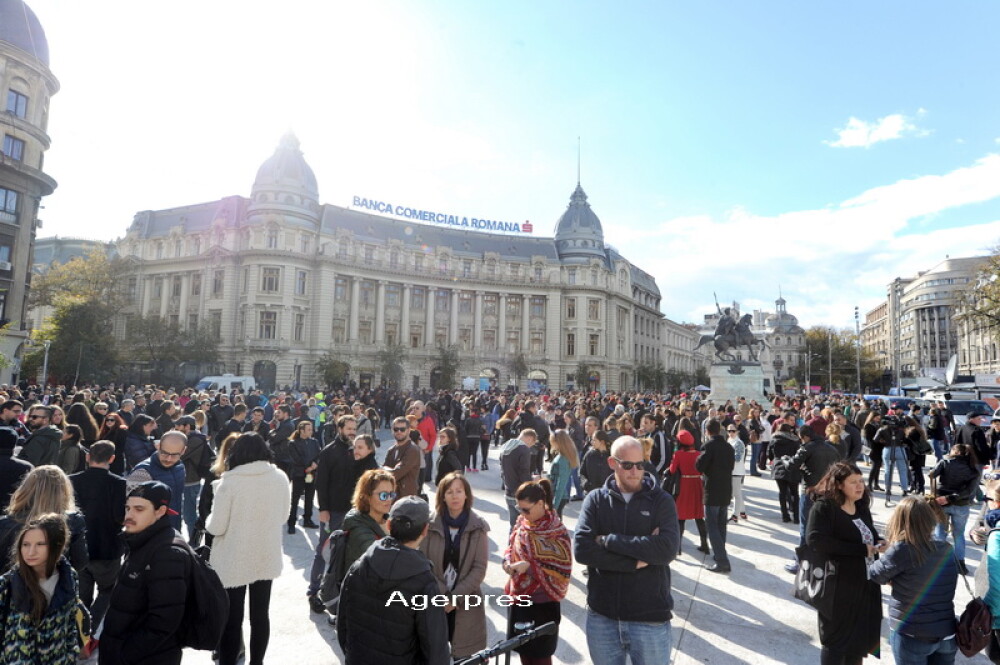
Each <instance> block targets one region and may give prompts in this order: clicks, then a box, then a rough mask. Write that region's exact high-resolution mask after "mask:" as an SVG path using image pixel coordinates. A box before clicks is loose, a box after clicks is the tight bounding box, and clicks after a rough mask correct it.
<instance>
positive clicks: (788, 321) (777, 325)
mask: <svg viewBox="0 0 1000 665" xmlns="http://www.w3.org/2000/svg"><path fill="white" fill-rule="evenodd" d="M774 304H775V312H774V314H771V315H769V316H768V317H767V318H766V319H764V326H765V327H766V328H767V330H768V331H769V332H775V333H784V334H798V333H802V332H804V331H803V330H802V328H801V327H799V319H798V317H796V316H793V315H792V314H789V313H788V310H787V309H786V307H787V305H788V303H787V301H786V300H785V299H784V298H782V297H780V296H779V297H778V299H777V300H775V301H774Z"/></svg>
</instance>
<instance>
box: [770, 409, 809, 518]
mask: <svg viewBox="0 0 1000 665" xmlns="http://www.w3.org/2000/svg"><path fill="white" fill-rule="evenodd" d="M799 444H800V441H799V437H798V436H796V435H795V427H794V426H793V425H790V424H788V423H782V424H781V425H779V426H778V431H777V432H775V433H774V438H772V439H771V445H770V446H769V447H768V450H767V457H768V459H770V460H771V461H772V462H773V466H772V467H771V468H772V471H771V477H772V478H774V482H775V483H777V485H778V505H779V506H780V507H781V521H782V522H794V523H795V524H798V523H799V481H800V480H802V472H801V471H799V469H797V468H796V467H795V466H794V465H792V464H791V461H792V459H791V458H793V457H795V453H796V452H798V450H799Z"/></svg>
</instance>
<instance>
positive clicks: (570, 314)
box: [566, 298, 576, 319]
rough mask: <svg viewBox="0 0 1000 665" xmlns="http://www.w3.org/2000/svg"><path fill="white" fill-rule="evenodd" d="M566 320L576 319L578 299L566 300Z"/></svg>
mask: <svg viewBox="0 0 1000 665" xmlns="http://www.w3.org/2000/svg"><path fill="white" fill-rule="evenodd" d="M566 318H567V319H575V318H576V298H567V299H566Z"/></svg>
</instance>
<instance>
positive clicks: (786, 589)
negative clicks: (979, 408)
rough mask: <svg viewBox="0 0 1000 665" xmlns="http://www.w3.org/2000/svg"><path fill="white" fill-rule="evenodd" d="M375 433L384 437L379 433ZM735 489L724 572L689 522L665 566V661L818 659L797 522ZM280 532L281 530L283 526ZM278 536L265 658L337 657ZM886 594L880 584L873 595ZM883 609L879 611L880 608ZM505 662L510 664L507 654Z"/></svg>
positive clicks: (721, 663) (495, 475)
mask: <svg viewBox="0 0 1000 665" xmlns="http://www.w3.org/2000/svg"><path fill="white" fill-rule="evenodd" d="M382 438H383V440H385V439H389V438H390V437H389V436H388V433H387V432H382ZM385 450H386V444H383V446H382V448H381V449H380V451H379V457H380V459H381V457H383V456H384V454H385ZM498 450H499V449H497V448H491V450H490V470H489V471H483V472H480V473H474V474H469V480H470V482H471V483H472V486H473V489H474V492H475V497H476V502H475V509H476V510H478V511H479V512H480V513H481V514H482V515H483V516H484V517H485V518H486V519H487V520H488V521H489V523H490V528H491V529H492V531H491V533H490V535H491V537H492V545H491V547H490V566H489V568H488V569H487V574H486V582H485V583H484V584H483V593H484V594H499V593H502V592H503V584H504V581H505V579H506V575H504V573H503V571H502V570H501V569H500V559H501V556H502V554H503V549H504V547H505V544H506V537H507V533H508V527H507V508H506V504H505V502H504V499H503V493H502V491H501V490H500V473H499V469H500V464H499V461H498V459H497V455H498ZM863 470H865V468H864V467H863ZM745 495H746V501H747V513H748V515H749V519H747V520H745V521H741V522H740V524H739V525H738V526H734V525H730V526H731V528H730V529H729V545H728V549H729V556H730V559H732V564H733V571H732V573H730V574H728V575H719V574H716V573H710V572H708V571H706V570H705V569H704V567H703V561H704V559H705V557H704V555H702V554H701V553H700V552H698V551H696V549H695V548H696V547H697V545H698V538H697V533H696V530H695V525H694V524H693V523H692V522H691V521H689V522H688V523H687V533H686V534H685V537H684V545H683V547H684V553H683V554H682V555H681V556H680V557H679V558H678V559H676V560H675V561H674V562H673V563H672V564H671V566H670V570H671V577H672V585H673V597H674V619H673V622H672V627H673V628H672V633H673V640H674V649H673V657H672V661H671V662H672V663H674V664H675V665H688V664H691V663H712V664H717V665H733V664H737V663H788V664H789V665H804V664H806V663H819V641H818V638H817V629H816V613H815V611H813V610H812V608H810V607H809V606H808V605H806V604H804V603H802V602H800V601H798V600H796V599H795V598H793V597H792V595H791V593H792V575H790V574H789V573H787V572H785V570H784V569H783V566H784V564H786V563H788V561H789V560H790V558H791V554H792V548H793V547H794V546H795V545H796V543H797V541H798V531H797V527H796V526H795V525H793V524H783V523H782V522H781V515H780V512H779V510H778V504H777V493H776V489H775V485H774V482H773V481H771V480H770V479H769V478H768V477H767V475H766V474H765V477H763V478H754V477H752V476H747V478H746V485H745ZM580 506H581V503H580V502H570V503H569V504H568V506H567V507H566V511H565V522H566V525H567V527H568V528H569V529H573V528H574V527H575V525H576V519H577V516H578V515H579V509H580ZM890 510H891V509H887V508H886V507H885V505H884V499H883V495H882V494H881V493H876V501H875V503H874V505H873V514H874V517H875V523H876V526H878V527H879V530H880V532H884V525H885V521H886V519H887V518H888V515H889V511H890ZM970 523H971V519H970ZM281 528H282V530H284V525H282V526H281ZM283 537H284V539H285V558H286V562H285V569H284V574H283V575H282V576H281V578H280V579H278V580H276V581H275V584H274V590H273V595H272V600H271V643H270V647H269V648H268V654H267V661H268V662H271V663H291V664H294V665H329V664H331V663H341V662H343V657H342V654H341V651H340V648H339V646H338V645H337V639H336V634H335V631H334V629H333V628H332V627H330V626H328V625H327V622H326V619H325V617H321V616H319V615H316V614H312V613H310V611H309V607H308V605H307V604H306V600H305V587H306V577H307V575H308V570H309V566H310V563H311V561H312V556H313V549H312V547H313V544H314V543H315V540H316V531H315V530H309V529H302V528H301V527H300V528H299V530H298V531H297V532H296V534H295V535H285V536H283ZM981 554H982V549H981V548H979V547H976V546H975V545H973V544H972V543H971V542H970V543H969V545H968V548H967V561H968V563H969V567H970V583H971V574H972V573H973V572H974V569H975V566H976V565H978V562H979V559H980V556H981ZM583 570H584V567H583V566H580V565H578V564H577V565H574V573H573V579H572V582H571V583H570V588H569V593H568V595H567V597H566V600H565V601H564V602H563V604H562V609H563V620H562V625H561V627H560V642H559V649H558V651H557V652H556V655H555V658H554V662H556V663H589V662H591V661H590V656H589V654H588V652H587V641H586V635H585V624H586V592H587V587H586V578H585V577H584V575H583ZM887 598H888V588H887V587H886V588H885V589H884V593H883V599H887ZM968 600H969V596H968V593H967V592H966V590H965V587H964V585H963V584H962V583H961V581H959V585H958V592H957V594H956V607H957V608H958V609H959V610H960V609H961V608H962V607H964V606H965V603H966V602H967V601H968ZM501 612H502V611H501V610H500V609H498V608H497V607H496V606H490V608H489V609H488V610H487V623H488V625H489V642H488V643H489V644H493V643H495V642H497V641H498V640H500V639H502V636H503V631H504V629H505V626H506V617H505V614H502V613H501ZM883 614H884V615H885V616H887V615H888V609H887V608H885V609H884V610H883ZM248 631H249V622H247V624H246V627H245V629H244V633H245V635H246V636H247V637H249V632H248ZM882 634H883V641H882V645H883V650H882V658H881V660H880V661H876V660H875V659H873V658H869V659H867V660H866V661H865V662H866V663H875V662H879V663H886V664H891V663H893V662H894V660H893V658H892V653H891V651H890V650H889V647H888V624H887V622H886V621H883V626H882ZM958 658H959V660H962V661H964V662H969V663H983V664H985V663H989V660H988V659H987V658H986V657H985V656H984V655H979V656H977V657H976V658H974V659H971V660H970V659H965V658H964V657H963V656H961V654H959V656H958ZM184 662H185V663H197V664H205V665H210V663H211V662H212V661H211V658H210V655H209V654H208V653H207V652H188V653H185V656H184ZM512 662H513V663H516V662H517V657H516V656H514V657H513V658H512Z"/></svg>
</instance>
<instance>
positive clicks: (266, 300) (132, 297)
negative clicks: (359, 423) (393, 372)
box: [117, 135, 693, 390]
mask: <svg viewBox="0 0 1000 665" xmlns="http://www.w3.org/2000/svg"><path fill="white" fill-rule="evenodd" d="M118 252H119V254H120V255H121V256H122V257H125V258H128V259H130V260H131V261H132V262H133V265H134V273H133V274H132V275H131V276H129V277H128V278H127V281H126V290H127V294H128V299H129V301H130V304H129V306H128V308H127V309H126V311H125V312H124V313H123V320H122V321H121V324H120V325H119V326H118V327H117V334H118V335H121V336H124V335H127V334H128V328H129V320H130V319H131V318H133V317H134V316H136V315H158V316H161V317H163V318H164V319H166V320H168V321H170V322H173V323H176V324H177V325H179V326H182V327H188V328H196V327H198V326H199V325H204V326H205V327H206V329H207V330H209V331H210V334H211V335H212V336H214V337H215V338H217V339H218V340H219V341H220V342H221V345H220V347H221V349H222V361H223V363H224V365H225V370H226V371H228V372H233V373H236V374H249V373H252V374H254V375H255V376H257V377H258V380H259V381H260V382H262V383H263V384H264V386H265V387H271V386H274V385H279V386H284V385H302V386H307V385H312V384H316V383H318V382H319V377H318V373H317V370H316V367H315V365H316V362H317V360H318V359H319V358H320V357H321V356H323V354H325V353H326V352H328V351H332V352H333V353H334V354H335V355H336V356H337V357H340V358H342V359H343V360H345V361H347V362H349V363H350V365H351V378H352V380H355V381H357V382H358V384H359V385H364V384H370V385H378V384H379V383H381V381H382V377H381V373H380V370H379V363H378V361H377V360H376V354H377V353H378V351H379V350H380V349H384V348H386V347H387V346H390V345H394V344H400V345H402V346H403V347H405V349H406V353H407V360H406V362H405V380H404V381H403V384H404V385H403V387H405V388H417V387H427V386H428V385H430V384H431V381H432V375H433V374H434V373H435V363H436V359H437V358H438V356H439V354H438V348H439V347H442V346H451V345H454V346H457V347H458V348H459V349H460V354H459V355H460V359H461V365H460V368H459V371H458V374H457V376H458V377H459V378H464V377H471V378H473V379H474V380H475V381H477V382H478V381H479V380H481V379H482V380H485V381H486V382H488V383H491V384H493V385H499V386H506V385H509V384H511V383H514V382H515V379H514V376H513V372H512V371H511V369H510V364H509V363H510V359H511V358H512V357H515V356H517V355H518V354H523V356H524V359H525V361H526V362H527V366H528V374H527V376H523V377H521V379H522V385H523V382H524V380H527V381H534V382H537V383H538V384H547V385H549V386H551V387H552V388H563V387H565V386H567V385H570V384H572V383H574V381H573V378H572V376H573V375H574V374H575V373H576V370H577V368H578V367H579V366H580V365H581V364H583V365H586V366H587V368H588V370H589V373H588V376H589V378H590V381H589V383H590V384H591V385H592V386H593V387H595V388H604V389H609V390H618V389H630V388H632V387H633V386H634V382H635V370H636V366H637V365H639V364H643V363H649V364H655V365H659V366H664V367H665V368H666V369H670V368H671V367H676V368H677V369H683V370H685V371H690V370H691V369H693V361H692V360H691V357H690V354H688V356H687V357H685V356H684V353H683V349H684V348H685V345H686V344H688V343H689V342H686V341H685V339H686V338H685V337H684V336H683V335H682V334H681V333H678V332H677V331H676V330H673V328H672V327H671V328H670V329H671V330H672V333H671V335H672V336H671V337H669V339H668V338H667V333H666V332H665V330H666V328H665V326H669V323H668V322H666V321H665V319H664V316H663V314H662V313H661V312H660V300H661V295H660V291H659V289H658V287H657V285H656V281H655V280H654V279H653V277H652V276H650V275H649V274H647V273H645V272H643V271H642V270H640V269H639V268H637V267H636V266H634V265H632V264H631V263H629V261H628V260H626V259H625V258H624V257H623V256H621V255H620V254H619V253H618V252H617V251H615V250H614V249H612V248H610V247H608V246H607V245H606V244H605V242H604V233H603V229H602V227H601V222H600V220H599V219H598V217H597V215H596V214H595V213H594V211H593V210H592V209H591V207H590V205H589V203H588V202H587V196H586V194H585V193H584V191H583V189H582V188H581V187H580V186H579V184H578V185H577V187H576V189H575V191H574V192H573V193H572V196H571V197H570V202H569V206H568V207H567V209H566V211H565V212H564V213H563V214H562V217H561V218H560V219H559V221H558V223H557V225H556V230H555V236H554V237H552V238H545V237H533V236H525V235H501V234H496V233H486V232H481V231H472V230H465V229H458V228H453V227H450V226H449V227H446V226H436V225H429V224H421V223H412V222H409V221H405V220H399V219H393V218H389V217H384V216H379V215H376V214H371V213H369V212H367V211H361V210H354V209H348V208H342V207H338V206H333V205H323V204H320V202H319V190H318V187H317V183H316V178H315V176H314V175H313V171H312V169H311V168H310V167H309V165H308V164H307V163H306V161H305V159H304V158H303V156H302V152H301V151H300V150H299V142H298V140H296V138H295V137H294V136H291V135H286V136H285V137H284V138H283V139H282V140H281V142H280V145H279V146H278V148H277V150H276V151H275V153H274V155H273V156H272V157H270V158H269V159H268V160H267V161H265V162H264V163H263V165H262V166H261V167H260V169H259V171H258V173H257V177H256V180H255V182H254V183H253V187H252V188H251V192H250V198H244V197H241V196H230V197H227V198H223V199H221V200H218V201H213V202H210V203H201V204H196V205H191V206H184V207H180V208H171V209H168V210H158V211H144V212H140V213H138V214H137V215H136V216H135V219H134V221H133V223H132V225H131V226H130V227H129V229H128V231H127V233H126V235H125V237H124V238H122V239H121V240H119V241H118ZM674 326H675V327H676V324H674ZM674 333H676V334H674ZM689 337H690V336H689ZM675 338H676V339H675ZM668 342H669V344H670V348H671V355H670V361H671V362H672V363H674V365H665V364H664V360H665V358H664V355H665V352H664V349H665V346H666V345H667V344H668ZM690 344H691V346H693V342H690ZM687 348H690V347H687Z"/></svg>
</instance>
